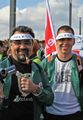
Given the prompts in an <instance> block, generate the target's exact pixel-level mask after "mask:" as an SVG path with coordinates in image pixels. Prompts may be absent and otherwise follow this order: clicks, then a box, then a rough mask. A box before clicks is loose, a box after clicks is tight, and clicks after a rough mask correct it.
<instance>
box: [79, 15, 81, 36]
mask: <svg viewBox="0 0 83 120" xmlns="http://www.w3.org/2000/svg"><path fill="white" fill-rule="evenodd" d="M79 35H81V17H79Z"/></svg>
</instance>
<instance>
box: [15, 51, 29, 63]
mask: <svg viewBox="0 0 83 120" xmlns="http://www.w3.org/2000/svg"><path fill="white" fill-rule="evenodd" d="M29 56H30V55H29V49H17V59H18V61H19V62H25V61H26V60H27V59H29Z"/></svg>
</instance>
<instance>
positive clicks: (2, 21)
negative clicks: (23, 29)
mask: <svg viewBox="0 0 83 120" xmlns="http://www.w3.org/2000/svg"><path fill="white" fill-rule="evenodd" d="M49 3H50V8H51V13H52V18H53V23H54V27H55V31H56V30H57V28H58V27H59V26H61V25H62V24H68V20H69V18H68V17H69V16H68V15H69V12H68V10H69V9H68V8H69V0H49ZM9 5H10V0H0V39H2V38H4V37H8V35H9V15H10V6H9ZM72 5H73V9H72V27H73V28H74V30H75V33H76V34H78V33H79V17H80V16H81V17H82V21H83V0H72ZM16 7H17V11H16V25H28V26H29V27H32V28H33V30H34V31H35V34H36V36H37V37H38V38H39V39H43V36H44V30H45V8H46V5H45V0H17V3H16ZM82 34H83V22H82Z"/></svg>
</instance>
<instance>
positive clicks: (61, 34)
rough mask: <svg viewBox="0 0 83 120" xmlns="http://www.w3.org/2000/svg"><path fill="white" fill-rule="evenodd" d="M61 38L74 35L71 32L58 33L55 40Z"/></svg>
mask: <svg viewBox="0 0 83 120" xmlns="http://www.w3.org/2000/svg"><path fill="white" fill-rule="evenodd" d="M63 38H74V35H73V34H72V33H60V34H58V35H57V37H56V40H60V39H63Z"/></svg>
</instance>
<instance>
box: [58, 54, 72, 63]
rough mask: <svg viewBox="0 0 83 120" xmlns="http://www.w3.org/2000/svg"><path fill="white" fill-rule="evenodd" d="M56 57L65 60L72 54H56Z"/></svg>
mask: <svg viewBox="0 0 83 120" xmlns="http://www.w3.org/2000/svg"><path fill="white" fill-rule="evenodd" d="M57 56H58V58H59V59H60V60H62V61H67V60H69V59H70V58H71V57H72V54H70V55H67V54H57Z"/></svg>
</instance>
